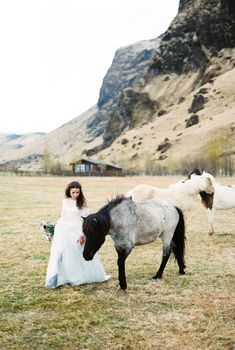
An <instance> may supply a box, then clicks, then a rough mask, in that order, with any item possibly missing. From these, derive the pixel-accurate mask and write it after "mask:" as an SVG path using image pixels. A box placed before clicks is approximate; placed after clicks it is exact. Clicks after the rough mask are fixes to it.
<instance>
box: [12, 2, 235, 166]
mask: <svg viewBox="0 0 235 350" xmlns="http://www.w3.org/2000/svg"><path fill="white" fill-rule="evenodd" d="M234 67H235V3H234V1H233V0H181V1H179V11H178V14H177V16H176V17H175V18H174V19H173V21H172V22H171V24H170V26H169V28H168V30H167V31H166V32H165V33H164V34H163V35H162V36H161V37H160V38H158V39H153V40H150V41H144V42H140V43H136V44H134V45H131V46H128V47H125V48H121V49H119V50H117V52H116V54H115V57H114V60H113V62H112V65H111V67H110V69H109V70H108V72H107V74H106V76H105V77H104V81H103V84H102V87H101V89H100V96H99V101H98V103H97V106H95V107H93V108H91V109H90V110H89V111H88V112H86V113H84V114H83V115H82V116H79V117H78V118H76V119H74V120H72V121H71V122H69V123H67V124H65V125H63V126H62V127H60V128H59V129H57V130H54V131H53V132H52V133H50V134H48V135H46V136H45V137H43V138H42V139H41V140H40V142H36V143H35V144H34V145H31V146H30V147H28V148H27V147H25V148H24V149H19V150H17V152H15V155H14V157H13V156H12V155H11V161H13V159H15V161H16V162H17V164H18V165H19V164H25V162H26V160H27V159H29V157H31V156H32V155H33V154H38V156H37V157H36V158H37V161H34V162H35V163H36V162H37V163H38V164H39V162H38V161H39V159H40V157H41V156H42V154H43V150H45V147H48V148H49V151H50V152H51V154H52V155H53V157H54V158H55V159H59V160H61V161H63V162H65V163H66V162H67V163H69V161H71V160H74V159H76V158H78V157H79V156H81V155H82V154H83V155H87V156H94V157H103V158H105V159H106V160H108V161H112V162H119V163H121V164H122V165H123V166H124V167H126V168H130V169H137V168H138V169H140V170H141V169H143V168H144V167H145V166H146V168H147V166H149V165H148V164H151V165H153V166H155V167H158V166H159V167H161V168H166V169H174V168H175V167H176V166H179V164H180V163H182V162H186V161H187V160H189V159H190V160H193V159H194V160H195V161H196V160H197V159H200V157H202V155H205V153H206V151H207V149H208V144H209V143H211V144H213V142H215V140H217V141H218V140H219V139H220V144H222V145H223V147H222V148H223V149H222V151H221V154H223V155H226V154H227V155H232V156H233V155H234V154H235V136H234V131H235V126H234V122H235V120H234V114H235V96H234V86H235V69H234ZM28 164H30V161H28Z"/></svg>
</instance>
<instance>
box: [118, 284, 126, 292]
mask: <svg viewBox="0 0 235 350" xmlns="http://www.w3.org/2000/svg"><path fill="white" fill-rule="evenodd" d="M119 286H120V289H121V290H126V289H127V284H126V283H124V284H120V285H119Z"/></svg>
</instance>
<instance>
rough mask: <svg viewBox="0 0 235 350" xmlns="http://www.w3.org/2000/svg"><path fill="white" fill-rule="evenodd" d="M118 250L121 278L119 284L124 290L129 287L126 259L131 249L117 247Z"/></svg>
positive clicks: (119, 274) (119, 277)
mask: <svg viewBox="0 0 235 350" xmlns="http://www.w3.org/2000/svg"><path fill="white" fill-rule="evenodd" d="M116 251H117V253H118V261H117V263H118V280H119V286H120V288H121V289H122V290H125V289H126V288H127V283H126V273H125V261H126V258H127V257H128V255H129V254H130V251H129V252H127V250H125V249H123V248H119V247H116Z"/></svg>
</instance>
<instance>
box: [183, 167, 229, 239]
mask: <svg viewBox="0 0 235 350" xmlns="http://www.w3.org/2000/svg"><path fill="white" fill-rule="evenodd" d="M200 173H201V172H200V170H197V169H195V170H194V171H193V172H192V173H191V174H190V175H189V178H191V176H192V175H193V176H194V175H195V174H200ZM201 174H202V173H201ZM207 176H209V177H210V179H211V181H213V182H214V188H215V191H214V194H208V193H205V192H203V191H202V192H200V196H201V202H202V204H203V205H204V206H205V208H206V212H207V218H208V223H209V232H208V233H209V235H212V234H213V233H214V232H215V231H214V220H215V212H216V209H234V208H235V185H231V186H223V185H220V184H219V183H217V182H215V181H214V177H213V175H211V174H209V173H207Z"/></svg>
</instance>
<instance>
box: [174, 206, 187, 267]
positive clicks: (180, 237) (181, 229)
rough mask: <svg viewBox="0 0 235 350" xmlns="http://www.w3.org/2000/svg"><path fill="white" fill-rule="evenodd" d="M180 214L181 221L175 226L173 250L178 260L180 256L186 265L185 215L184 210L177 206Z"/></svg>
mask: <svg viewBox="0 0 235 350" xmlns="http://www.w3.org/2000/svg"><path fill="white" fill-rule="evenodd" d="M175 209H176V210H177V212H178V214H179V221H178V224H177V226H176V228H175V232H174V235H173V238H172V243H173V244H172V250H173V253H174V255H175V258H176V260H177V261H179V260H178V259H179V258H180V260H181V261H182V262H183V265H184V267H185V260H184V253H185V240H186V236H185V221H184V215H183V212H182V210H180V209H179V208H177V207H175Z"/></svg>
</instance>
